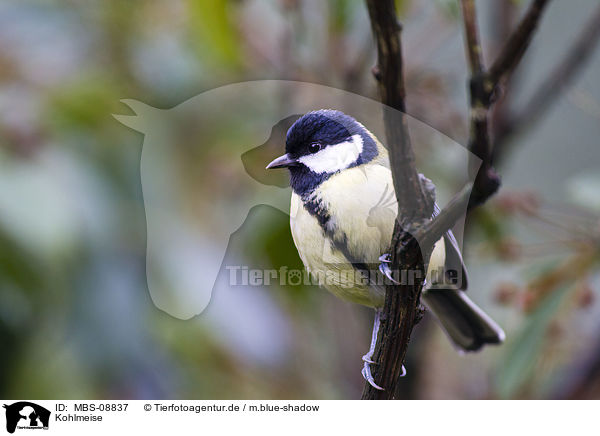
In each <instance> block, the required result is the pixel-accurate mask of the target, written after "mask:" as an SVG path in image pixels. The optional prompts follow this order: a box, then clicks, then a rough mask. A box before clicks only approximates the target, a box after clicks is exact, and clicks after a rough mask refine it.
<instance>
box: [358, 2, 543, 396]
mask: <svg viewBox="0 0 600 436" xmlns="http://www.w3.org/2000/svg"><path fill="white" fill-rule="evenodd" d="M546 2H547V0H533V3H532V6H531V7H530V10H529V11H528V12H527V13H526V16H525V18H524V19H523V20H522V21H521V24H520V25H519V26H518V28H517V30H516V31H515V32H514V34H513V35H512V36H511V37H510V38H509V41H508V43H507V45H506V46H505V48H504V49H503V50H502V52H501V54H500V56H499V58H498V59H499V60H498V63H497V64H495V67H494V73H493V74H494V76H490V75H488V73H487V72H486V71H485V67H484V64H483V56H482V49H481V44H480V42H479V32H478V27H477V20H476V11H475V4H474V0H462V1H461V4H462V11H463V17H464V23H465V35H466V38H465V39H466V44H467V54H468V58H469V66H470V70H471V80H470V105H471V116H470V118H471V134H470V139H469V148H470V150H471V151H473V152H474V153H475V154H476V155H477V156H478V157H479V158H480V159H481V160H482V162H483V164H482V166H481V168H480V170H479V171H478V173H477V177H476V178H475V182H474V183H473V185H467V186H465V187H464V188H463V190H461V192H460V193H459V194H457V196H455V197H454V199H453V200H452V201H451V202H450V203H449V204H448V206H447V207H445V208H444V210H442V211H441V213H440V214H439V215H438V216H437V217H436V218H435V219H433V220H429V219H428V218H429V217H430V216H431V213H432V208H433V194H432V193H430V192H427V193H425V192H424V187H423V186H422V185H421V181H420V178H419V176H418V173H417V170H416V167H415V162H414V161H415V159H414V152H413V150H412V146H411V143H410V137H409V135H408V129H407V126H406V119H405V115H404V111H405V109H406V108H405V103H404V97H405V89H404V77H403V68H402V67H403V65H402V50H401V39H400V31H401V26H400V24H399V23H398V22H397V18H396V10H395V2H394V0H366V3H367V8H368V11H369V18H370V20H371V27H372V31H373V35H374V37H375V41H376V43H377V62H378V64H377V66H376V67H375V68H374V71H373V72H374V75H375V78H376V79H377V81H378V85H379V93H380V95H381V101H382V103H384V105H385V106H384V123H385V129H386V139H387V144H388V148H389V151H390V164H391V168H392V176H393V179H394V188H395V190H396V197H397V199H398V217H399V219H398V220H397V221H396V225H395V228H394V235H393V238H392V244H391V254H392V266H391V267H392V270H393V271H398V270H405V271H413V272H420V273H421V274H420V276H419V277H415V278H417V280H413V283H408V284H400V285H397V286H396V285H390V286H388V287H387V288H386V295H385V305H384V308H383V317H382V321H381V325H380V328H379V332H378V337H377V344H376V347H375V353H374V355H373V359H374V360H375V361H376V362H378V364H377V365H373V368H372V369H373V376H374V379H375V382H376V383H377V384H378V385H379V386H382V387H383V388H384V390H383V391H380V390H377V389H375V388H373V387H372V386H371V385H370V384H368V383H366V384H365V388H364V390H363V394H362V398H363V399H391V398H393V397H394V393H395V391H396V385H397V381H398V378H399V375H400V374H401V370H402V363H403V362H404V358H405V356H406V351H407V349H408V343H409V341H410V336H411V333H412V330H413V327H414V326H415V324H416V323H417V322H418V321H419V319H420V317H421V309H420V296H421V290H422V286H423V279H424V271H425V270H426V264H427V262H428V258H429V255H430V252H431V246H432V245H433V244H434V243H435V242H436V241H437V240H438V239H439V238H441V237H442V235H443V234H444V233H445V232H446V231H447V230H448V229H449V228H450V227H452V225H453V224H454V223H455V222H456V220H457V219H458V218H459V217H460V216H461V215H462V213H463V212H464V209H465V207H466V206H467V204H468V206H469V207H474V206H477V205H479V204H481V203H483V202H484V201H486V200H487V199H488V198H489V197H490V196H491V195H493V194H494V193H495V192H496V190H497V189H498V187H499V186H500V181H499V178H498V176H497V175H496V173H495V172H494V170H493V168H492V166H491V147H490V138H489V133H488V124H489V122H488V118H489V109H490V106H491V105H492V103H493V101H492V95H493V91H494V88H495V86H496V84H497V82H496V81H492V82H490V77H496V76H497V77H498V80H499V79H500V78H501V77H503V76H508V75H509V74H510V72H511V71H512V70H513V69H514V67H515V66H516V64H517V63H518V62H519V60H520V59H521V57H522V55H523V52H524V51H525V49H526V47H527V45H528V43H529V41H530V40H531V35H532V34H533V31H534V30H535V28H536V26H537V22H538V20H539V15H540V13H541V10H542V8H543V6H544V5H545V4H546ZM532 8H533V9H532ZM534 12H535V13H534ZM490 83H491V86H490ZM396 111H400V112H401V114H400V115H401V119H400V122H398V114H397V112H396ZM471 188H473V191H472V192H471ZM419 243H420V244H421V245H420V246H419ZM414 281H416V283H414ZM409 282H410V281H409Z"/></svg>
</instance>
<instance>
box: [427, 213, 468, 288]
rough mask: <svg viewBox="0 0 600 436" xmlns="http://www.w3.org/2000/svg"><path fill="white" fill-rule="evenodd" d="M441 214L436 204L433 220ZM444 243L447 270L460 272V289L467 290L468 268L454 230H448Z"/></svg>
mask: <svg viewBox="0 0 600 436" xmlns="http://www.w3.org/2000/svg"><path fill="white" fill-rule="evenodd" d="M439 213H440V207H439V206H438V205H437V204H434V207H433V215H432V218H435V217H436V216H437V215H438V214H439ZM444 243H445V247H446V270H454V271H457V272H458V271H459V270H460V275H459V276H458V284H459V285H460V286H459V289H462V290H466V289H467V282H468V280H467V268H466V267H465V263H464V261H463V258H462V254H461V253H460V248H459V246H458V242H457V241H456V238H455V237H454V233H452V230H448V231H447V232H446V233H445V234H444Z"/></svg>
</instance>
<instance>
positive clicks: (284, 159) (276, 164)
mask: <svg viewBox="0 0 600 436" xmlns="http://www.w3.org/2000/svg"><path fill="white" fill-rule="evenodd" d="M294 165H297V161H296V160H295V159H292V158H291V157H289V156H288V155H287V154H284V155H283V156H279V157H278V158H277V159H275V160H274V161H273V162H271V163H270V164H269V165H267V169H268V170H271V169H273V168H287V167H291V166H294Z"/></svg>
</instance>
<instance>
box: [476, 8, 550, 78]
mask: <svg viewBox="0 0 600 436" xmlns="http://www.w3.org/2000/svg"><path fill="white" fill-rule="evenodd" d="M549 1H550V0H533V1H532V2H531V4H530V5H529V8H528V9H527V11H526V12H525V15H524V16H523V18H522V19H521V21H520V22H519V24H518V26H517V28H516V29H515V31H514V32H513V33H512V34H511V36H510V37H509V38H508V41H507V42H506V44H505V45H504V47H503V48H502V50H501V51H500V54H499V55H498V57H497V58H496V60H495V61H494V63H493V64H492V66H491V67H490V69H489V73H488V78H489V80H490V82H491V84H492V86H493V87H495V86H496V85H498V83H499V82H500V80H502V78H504V77H506V76H508V75H509V74H510V73H511V72H512V71H513V70H514V68H515V67H516V66H517V64H518V63H519V61H520V60H521V58H522V57H523V54H524V53H525V50H527V47H528V46H529V43H530V42H531V39H532V37H533V34H534V33H535V31H536V29H537V26H538V23H539V21H540V18H541V16H542V12H543V11H544V8H545V7H546V5H547V4H548V2H549Z"/></svg>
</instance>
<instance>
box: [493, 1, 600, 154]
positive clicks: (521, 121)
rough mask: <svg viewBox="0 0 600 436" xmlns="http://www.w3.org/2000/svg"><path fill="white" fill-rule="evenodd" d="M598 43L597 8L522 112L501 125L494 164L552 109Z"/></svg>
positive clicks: (599, 9)
mask: <svg viewBox="0 0 600 436" xmlns="http://www.w3.org/2000/svg"><path fill="white" fill-rule="evenodd" d="M599 39H600V7H597V8H596V10H595V11H594V13H593V14H592V17H591V18H590V20H589V21H588V23H587V24H586V26H585V27H584V28H583V30H582V31H581V33H580V34H579V36H578V37H577V39H576V40H575V42H574V43H573V45H572V46H571V47H570V48H569V50H568V51H567V54H566V56H565V57H564V58H563V59H561V60H560V61H559V62H558V63H557V65H556V67H555V68H554V69H553V70H552V71H551V73H550V74H549V75H548V77H547V78H546V79H545V80H544V81H543V82H542V83H541V84H540V85H539V87H538V89H537V90H536V91H535V92H534V93H533V96H532V97H531V99H530V100H529V102H528V103H526V104H525V106H524V107H523V109H521V110H519V111H517V112H516V113H515V114H514V115H511V116H510V118H509V119H508V120H507V121H506V122H505V123H504V125H503V128H502V130H500V131H499V132H498V134H497V136H496V137H495V138H494V155H493V160H494V162H498V161H499V159H501V158H502V157H503V156H504V155H505V154H506V148H507V143H508V140H509V139H510V138H512V137H514V135H515V134H517V133H519V132H521V131H522V130H524V129H527V128H530V127H531V126H532V125H533V124H534V123H535V122H536V121H537V120H539V119H540V118H541V117H542V115H543V114H544V113H545V112H546V111H547V110H548V109H549V108H550V107H551V106H552V104H553V103H554V102H555V101H556V99H557V98H558V96H559V95H560V94H561V92H562V91H563V90H564V89H565V87H567V86H568V85H569V83H570V82H571V81H572V80H573V79H574V78H575V77H576V76H577V73H578V72H579V71H581V69H582V67H583V66H584V65H585V62H586V61H587V60H588V59H589V57H590V55H591V54H592V53H593V52H594V48H595V47H596V45H597V44H598V40H599Z"/></svg>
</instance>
